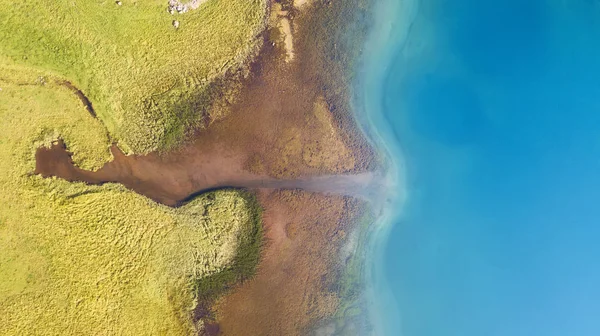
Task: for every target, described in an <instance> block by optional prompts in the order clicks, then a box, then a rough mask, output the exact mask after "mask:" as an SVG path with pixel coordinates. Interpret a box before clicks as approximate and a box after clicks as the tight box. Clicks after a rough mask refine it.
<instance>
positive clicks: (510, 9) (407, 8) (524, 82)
mask: <svg viewBox="0 0 600 336" xmlns="http://www.w3.org/2000/svg"><path fill="white" fill-rule="evenodd" d="M385 2H386V0H382V1H381V3H382V4H383V5H382V6H387V7H388V10H383V11H380V12H379V14H378V15H383V16H385V17H380V18H379V21H378V22H379V23H378V25H379V28H378V29H380V31H379V32H376V33H375V35H374V36H375V37H374V38H375V39H377V38H381V40H382V41H383V40H384V39H385V38H384V37H382V36H384V35H385V36H388V39H389V40H390V41H391V42H390V43H386V44H384V43H377V42H372V43H371V47H377V48H382V49H379V50H370V52H371V53H372V56H371V57H370V58H369V57H367V61H366V64H365V75H364V76H366V77H369V76H371V78H370V79H368V78H367V79H365V80H363V83H362V85H366V86H368V87H366V89H365V90H366V91H367V94H366V96H367V98H366V99H365V100H366V101H367V103H366V106H367V108H366V112H365V113H370V115H369V119H370V121H371V122H372V126H373V128H374V131H373V132H374V133H376V132H379V135H380V136H381V139H382V143H383V144H384V145H387V146H388V150H389V152H390V155H391V156H392V157H393V158H394V159H395V160H396V166H397V167H398V169H399V170H400V172H398V173H397V175H398V176H397V181H398V184H397V185H396V186H395V187H394V188H397V189H402V190H394V192H396V193H397V194H400V195H402V196H400V197H396V198H393V200H395V202H398V203H396V204H394V203H393V202H392V203H391V204H390V205H389V206H388V208H389V209H388V210H390V209H393V210H398V211H397V212H395V213H394V211H388V212H390V213H391V217H389V218H392V219H393V220H392V221H391V222H390V223H383V225H386V224H387V225H388V226H387V227H385V228H382V230H381V232H383V233H384V234H383V236H382V235H381V234H380V235H379V240H376V241H375V243H374V244H378V246H382V245H381V244H385V245H384V247H383V248H382V250H381V251H380V252H381V254H380V255H379V257H378V259H376V262H378V264H377V265H376V266H375V268H376V269H377V270H378V271H376V272H375V276H374V279H372V281H373V283H374V285H373V288H374V289H373V292H372V293H371V294H370V295H372V296H373V300H374V301H375V302H377V304H376V308H375V312H374V314H375V315H377V316H378V317H379V323H380V324H381V326H380V328H381V329H379V332H380V333H382V334H385V335H406V336H455V335H456V336H483V335H494V336H495V335H498V336H500V335H502V336H505V335H508V336H521V335H523V336H536V335H540V336H541V335H543V336H563V335H564V336H588V335H589V336H597V335H600V317H599V316H600V2H598V1H593V0H571V1H560V0H504V1H489V0H455V1H443V0H420V1H417V0H411V1H403V2H399V0H395V1H394V0H389V1H388V4H385ZM380 42H381V41H380ZM379 54H380V55H379ZM392 142H393V143H392ZM404 195H406V198H404ZM399 203H402V204H399ZM389 225H391V226H389Z"/></svg>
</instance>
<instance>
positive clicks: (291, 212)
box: [216, 191, 361, 335]
mask: <svg viewBox="0 0 600 336" xmlns="http://www.w3.org/2000/svg"><path fill="white" fill-rule="evenodd" d="M258 197H259V200H260V202H261V204H264V205H265V208H266V210H265V212H264V216H263V220H264V226H265V232H266V237H267V245H266V248H265V252H264V256H263V260H262V262H261V264H260V265H259V268H258V271H257V274H256V276H255V277H254V278H253V279H252V280H251V281H247V282H245V283H244V284H242V285H241V286H239V287H238V288H236V289H234V290H233V292H232V293H231V294H229V295H227V296H225V297H223V298H222V299H221V300H220V301H219V302H218V303H217V305H216V309H217V318H218V321H219V324H220V330H221V333H222V334H223V335H307V334H310V331H311V327H312V323H314V322H315V321H319V320H321V319H325V318H327V317H329V316H331V315H333V314H334V313H335V312H336V310H337V309H338V308H339V305H340V298H339V297H338V294H339V293H338V290H339V281H340V276H341V274H342V270H343V269H344V267H345V266H346V265H345V263H346V262H347V261H346V259H344V258H341V257H340V249H341V247H342V246H343V244H344V243H345V242H347V240H348V239H349V237H350V233H351V232H352V231H353V224H352V223H354V222H355V220H356V219H357V218H358V217H359V216H360V213H361V207H360V202H358V201H356V200H353V199H351V198H345V197H334V196H324V195H319V194H311V193H306V192H302V191H262V192H260V193H259V194H258ZM338 331H339V330H338Z"/></svg>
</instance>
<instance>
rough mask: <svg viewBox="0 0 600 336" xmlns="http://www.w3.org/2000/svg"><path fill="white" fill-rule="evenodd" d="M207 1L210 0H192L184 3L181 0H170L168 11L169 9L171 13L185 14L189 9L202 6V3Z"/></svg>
mask: <svg viewBox="0 0 600 336" xmlns="http://www.w3.org/2000/svg"><path fill="white" fill-rule="evenodd" d="M206 1H208V0H192V1H189V2H186V3H183V2H181V1H179V0H169V7H168V8H167V11H169V13H171V14H175V13H179V14H183V13H185V12H187V11H190V10H194V9H196V8H198V7H200V5H202V4H203V3H205V2H206Z"/></svg>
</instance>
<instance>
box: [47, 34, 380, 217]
mask: <svg viewBox="0 0 600 336" xmlns="http://www.w3.org/2000/svg"><path fill="white" fill-rule="evenodd" d="M271 34H274V33H273V32H271ZM300 46H302V45H301V44H300ZM298 49H299V50H298V54H299V57H298V60H297V61H295V62H293V63H288V62H286V61H285V50H284V47H283V46H280V45H278V44H275V45H274V44H273V42H270V40H269V41H267V42H266V43H265V47H264V49H263V50H262V52H261V54H260V56H259V58H258V60H257V61H256V62H255V63H254V64H252V75H251V76H250V78H249V79H247V80H246V82H245V83H243V84H244V86H243V89H242V91H241V94H240V97H239V99H238V100H237V102H236V103H235V104H233V105H231V106H229V108H231V110H232V111H231V114H230V115H229V116H228V117H227V118H225V119H223V120H219V121H216V122H214V123H213V124H212V125H210V126H209V127H208V128H207V129H203V130H200V131H198V132H196V134H195V135H194V137H193V140H192V141H190V142H188V143H186V144H185V145H183V146H182V147H180V148H178V149H176V150H174V151H171V152H168V153H161V154H158V153H153V154H149V155H145V156H135V155H133V156H126V155H124V154H123V153H122V152H121V151H120V150H119V149H118V147H116V146H113V147H112V148H111V151H112V154H113V156H114V160H113V161H112V162H109V163H107V164H106V165H105V166H104V167H102V168H101V169H100V170H98V171H96V172H90V171H85V170H82V169H79V168H78V167H76V166H74V165H73V163H72V161H71V159H70V156H69V153H68V149H66V150H65V147H64V144H62V143H60V142H57V143H56V144H55V145H54V146H53V147H52V148H40V149H38V151H37V154H36V162H37V163H36V173H37V174H41V175H42V176H45V177H47V176H57V177H60V178H63V179H66V180H69V181H84V182H88V183H91V184H101V183H106V182H117V183H121V184H123V185H125V186H126V187H127V188H129V189H131V190H134V191H136V192H138V193H140V194H142V195H145V196H147V197H149V198H151V199H153V200H155V201H157V202H159V203H163V204H166V205H171V206H173V205H177V204H179V203H180V202H181V201H183V200H185V199H187V198H188V197H189V196H190V195H193V194H194V193H197V192H201V191H205V190H210V189H214V188H219V187H247V188H256V187H261V186H262V187H269V188H278V187H284V188H307V189H315V188H317V189H318V190H316V191H327V190H326V189H328V188H327V187H326V185H318V184H316V183H314V182H313V183H308V182H306V181H308V180H309V179H310V177H313V176H323V175H335V174H343V175H352V174H361V173H365V172H368V171H370V170H371V168H372V167H373V166H374V160H375V158H374V155H373V154H372V152H371V150H370V148H369V146H368V145H367V144H366V143H364V142H363V141H362V139H361V137H360V135H359V134H357V133H356V131H355V130H354V129H353V128H352V127H342V126H343V125H344V124H345V123H347V122H348V121H345V119H347V117H340V116H339V115H345V114H347V113H346V112H345V109H346V108H348V107H347V106H346V107H343V106H341V105H340V106H338V105H334V104H332V103H330V102H329V101H328V100H327V98H326V97H327V95H328V94H331V95H333V94H332V93H330V92H329V91H328V90H327V89H326V87H323V84H322V81H321V80H319V78H318V77H315V76H317V74H315V73H314V70H311V65H310V64H308V63H305V62H303V61H302V55H303V52H302V49H301V48H298ZM310 73H313V75H311V76H309V74H310ZM90 106H91V103H90ZM276 179H284V180H287V182H276ZM303 179H304V181H305V182H302V180H303ZM351 179H352V178H346V180H347V183H349V186H348V187H345V186H343V184H344V179H340V180H339V181H331V183H332V185H333V187H332V190H330V191H332V192H340V193H342V194H353V193H355V191H359V192H358V194H361V193H364V191H360V189H361V188H360V187H361V184H362V183H370V181H362V180H361V179H363V180H364V178H363V177H358V178H356V181H351ZM292 180H294V181H296V182H292ZM353 184H358V185H357V186H352V185H353ZM311 185H312V187H311ZM336 188H337V189H338V190H339V191H336ZM349 189H352V190H349ZM344 190H346V191H344Z"/></svg>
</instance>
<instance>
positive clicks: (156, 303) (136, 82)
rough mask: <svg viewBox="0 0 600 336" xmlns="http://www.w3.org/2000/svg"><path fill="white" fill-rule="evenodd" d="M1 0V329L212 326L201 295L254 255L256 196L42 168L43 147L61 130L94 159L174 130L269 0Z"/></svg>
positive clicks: (112, 331)
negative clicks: (183, 195)
mask: <svg viewBox="0 0 600 336" xmlns="http://www.w3.org/2000/svg"><path fill="white" fill-rule="evenodd" d="M0 5H1V7H0V23H1V25H0V41H2V42H1V43H0V129H1V130H2V131H0V190H2V193H0V250H1V253H0V316H1V318H0V321H1V322H0V335H19V336H20V335H188V334H192V333H193V332H195V331H197V330H198V329H201V328H202V326H201V325H194V323H193V322H192V318H191V316H192V313H191V311H192V309H193V308H194V307H195V305H196V302H197V301H198V300H199V299H204V297H203V296H204V295H206V293H209V294H213V295H214V294H218V293H220V289H221V288H222V287H221V286H224V285H228V284H229V285H230V284H231V283H232V282H235V281H238V280H239V279H241V278H243V277H247V276H250V275H251V274H252V272H253V271H254V268H255V265H256V263H257V260H258V255H259V247H260V244H261V239H262V232H261V226H260V210H259V207H258V206H257V204H256V202H255V201H254V199H253V197H252V196H251V195H249V194H247V193H245V192H242V191H234V190H225V191H218V192H212V193H208V194H204V195H201V196H199V197H197V198H195V199H194V200H193V201H191V202H190V203H188V204H186V205H185V206H183V207H180V208H169V207H166V206H162V205H159V204H156V203H154V202H152V201H150V200H148V199H146V198H145V197H143V196H140V195H138V194H136V193H134V192H132V191H129V190H127V189H125V188H124V187H122V186H120V185H117V184H106V185H103V186H89V185H86V184H83V183H70V182H67V181H64V180H60V179H54V178H52V179H44V178H41V177H40V176H37V175H34V174H32V172H33V171H34V169H35V151H36V149H37V148H38V147H39V146H43V145H49V144H51V143H52V142H53V141H55V140H57V139H59V138H60V139H63V140H64V142H65V144H66V145H67V147H68V149H69V151H71V152H73V153H74V154H73V160H74V162H75V163H76V164H77V165H78V166H80V167H82V168H84V169H97V168H99V167H101V166H102V164H104V163H105V162H106V161H107V160H109V159H110V157H111V156H110V152H109V145H110V144H111V143H112V142H113V141H114V140H118V141H119V144H120V145H121V146H122V147H124V148H126V149H129V150H131V151H133V152H137V153H143V152H146V151H149V150H155V149H161V148H166V147H168V146H169V145H172V144H173V143H175V142H177V141H179V140H180V139H181V137H182V134H183V133H184V130H185V127H186V126H187V125H190V124H193V122H194V120H195V118H196V116H195V115H193V114H192V113H191V111H192V109H191V107H192V106H194V104H201V103H202V104H201V106H200V108H206V106H207V101H209V100H210V99H208V96H207V95H208V93H209V92H211V91H210V90H214V86H211V85H213V84H211V83H213V81H214V80H217V81H218V79H219V78H220V76H222V75H223V74H224V73H225V72H227V71H234V70H235V69H238V68H239V67H240V66H241V64H242V61H243V59H245V58H246V57H248V55H249V53H250V52H251V50H253V48H255V47H256V45H255V41H254V39H253V36H255V34H256V32H257V30H259V29H260V27H261V25H262V23H261V20H262V19H261V18H262V15H264V13H263V11H264V8H263V7H262V6H263V5H264V4H263V2H262V1H253V0H239V1H238V0H228V1H225V0H210V1H209V2H208V3H206V5H205V7H201V8H199V9H198V10H196V11H194V12H190V13H186V14H183V15H179V16H177V15H175V16H171V15H170V14H168V13H167V12H166V1H165V2H164V3H163V2H162V1H140V2H139V3H136V2H133V1H127V0H124V1H123V3H122V5H121V6H117V5H116V4H115V3H114V2H113V1H58V0H55V1H38V2H28V1H24V2H14V3H13V2H8V1H4V0H0ZM173 18H176V19H177V20H179V21H180V22H181V24H180V28H179V29H178V30H175V29H174V28H173V27H172V25H171V20H173ZM61 80H68V81H70V82H72V83H73V84H74V85H76V86H77V87H78V88H80V89H81V90H82V91H83V92H84V93H85V94H86V95H87V96H88V97H89V98H90V100H91V101H92V103H93V105H94V108H95V110H96V112H97V114H98V117H99V119H95V118H93V117H92V116H91V115H90V114H89V113H88V111H87V110H86V109H85V108H84V106H83V105H82V103H81V101H79V99H78V98H77V96H76V95H75V94H73V92H72V91H71V90H69V89H68V88H66V87H65V86H63V85H60V84H59V82H60V81H61ZM211 87H212V89H211ZM207 90H208V91H207ZM198 99H200V100H198ZM202 99H205V100H202ZM199 295H200V297H199Z"/></svg>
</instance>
